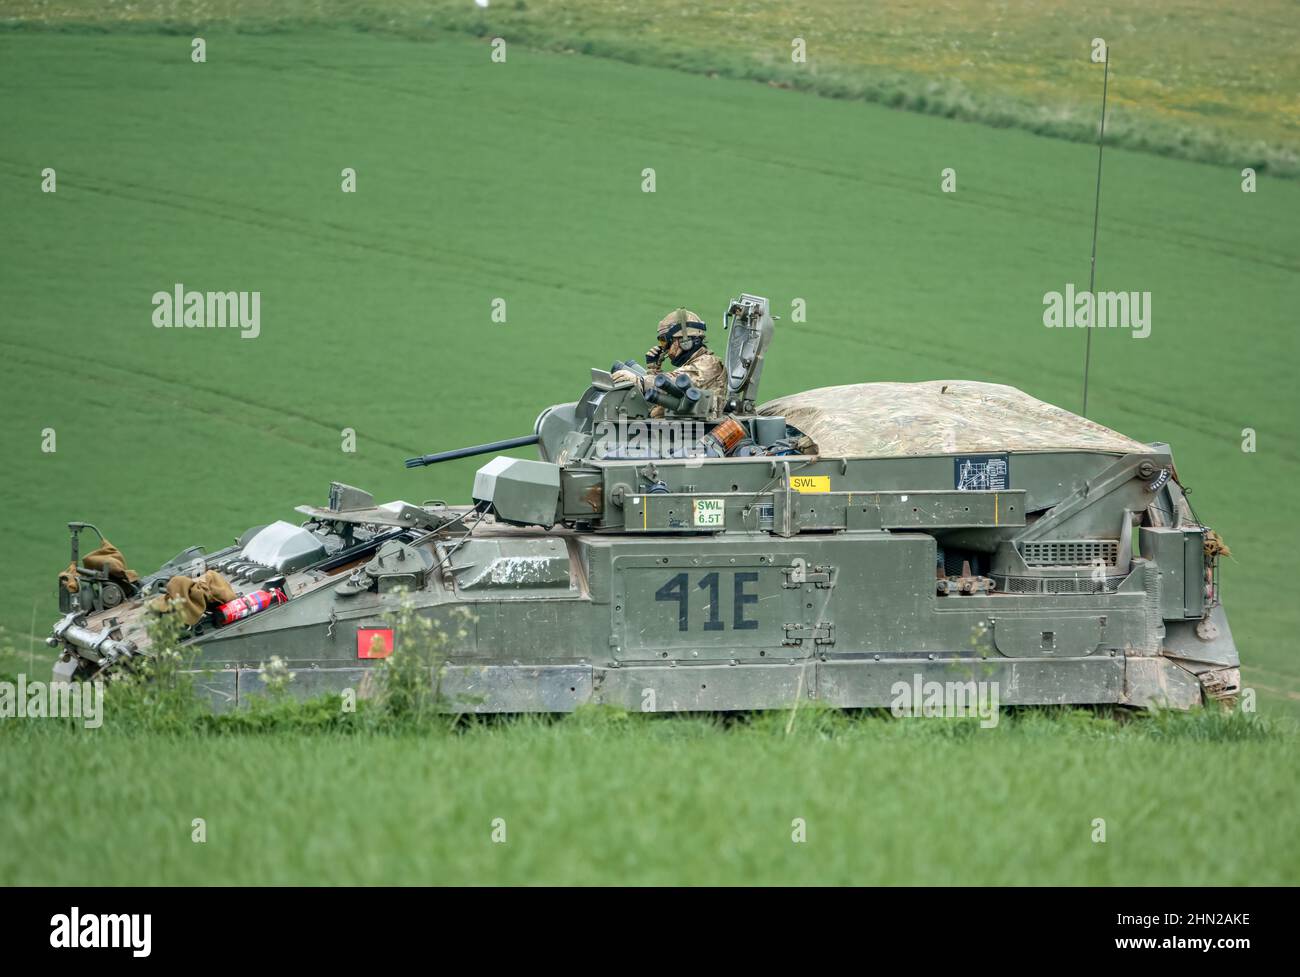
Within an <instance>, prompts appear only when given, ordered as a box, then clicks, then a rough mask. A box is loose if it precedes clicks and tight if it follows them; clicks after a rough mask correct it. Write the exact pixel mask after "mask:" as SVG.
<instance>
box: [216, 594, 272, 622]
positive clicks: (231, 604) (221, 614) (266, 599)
mask: <svg viewBox="0 0 1300 977" xmlns="http://www.w3.org/2000/svg"><path fill="white" fill-rule="evenodd" d="M288 599H289V598H288V597H286V596H284V591H283V590H281V589H280V588H279V587H275V588H272V589H271V590H255V591H253V592H252V593H251V594H245V595H244V596H243V597H236V598H235V599H234V600H232V601H227V602H226V603H224V604H222V605H221V606H220V607H218V608H217V609H216V610H215V611H213V614H214V616H215V617H216V619H217V627H219V628H221V627H225V626H226V625H227V624H234V623H235V622H236V621H239V620H241V619H243V618H246V617H249V616H251V615H253V614H256V613H257V612H258V611H264V610H266V609H267V608H268V607H271V606H273V605H275V604H283V603H284V602H285V601H287V600H288Z"/></svg>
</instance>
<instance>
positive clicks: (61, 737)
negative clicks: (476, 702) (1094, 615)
mask: <svg viewBox="0 0 1300 977" xmlns="http://www.w3.org/2000/svg"><path fill="white" fill-rule="evenodd" d="M788 725H789V714H788V713H776V714H771V715H767V716H760V717H756V718H755V717H750V718H743V717H742V718H740V719H738V720H736V721H734V722H732V723H730V724H728V725H726V726H723V725H721V724H720V723H719V721H717V720H713V719H710V718H709V717H664V718H645V717H640V716H628V715H626V714H622V713H612V712H606V711H591V712H586V713H580V714H578V715H576V716H573V717H569V718H565V719H561V720H552V719H546V718H540V719H538V718H533V719H520V720H514V721H506V722H491V723H481V724H473V725H470V726H468V727H461V728H460V730H459V732H454V733H452V732H448V731H447V730H446V728H445V727H440V728H439V729H438V730H426V731H425V732H424V733H423V734H420V735H395V736H389V735H346V734H339V735H323V734H316V735H297V734H293V733H285V734H282V735H268V736H238V737H222V736H198V735H188V736H156V735H155V736H150V735H121V734H118V733H115V732H112V731H111V730H110V727H108V726H106V727H105V728H104V729H103V730H99V731H95V732H86V731H65V730H62V729H59V728H57V727H55V726H52V725H51V726H41V725H39V724H31V723H29V724H26V725H25V726H21V727H8V728H7V729H6V732H7V733H8V734H9V735H5V736H3V737H2V738H0V743H3V749H4V751H5V762H4V763H3V764H0V796H3V797H5V798H6V810H5V829H4V842H5V843H4V844H3V845H0V882H4V883H15V882H20V883H158V882H163V883H180V884H185V883H203V884H227V883H435V884H441V883H468V884H475V883H525V884H528V883H547V882H551V883H574V884H585V883H622V884H631V885H641V884H656V883H688V884H710V883H714V884H744V883H751V884H754V883H756V884H769V883H795V884H804V883H833V884H834V883H855V884H870V883H918V882H927V883H957V884H964V883H991V884H1004V883H1005V884H1014V883H1020V884H1048V883H1058V884H1109V883H1124V884H1134V885H1145V884H1157V883H1160V884H1176V885H1183V884H1187V885H1192V884H1196V885H1205V884H1265V883H1286V882H1294V881H1296V879H1297V878H1300V846H1298V845H1297V839H1296V836H1295V828H1294V825H1293V819H1292V818H1291V817H1290V812H1292V811H1294V810H1295V809H1296V806H1297V804H1300V781H1297V778H1295V777H1294V776H1293V773H1294V756H1295V743H1296V740H1295V736H1294V732H1293V731H1292V732H1287V733H1284V732H1282V731H1280V730H1278V729H1277V728H1274V727H1272V726H1269V725H1266V724H1262V723H1260V722H1258V721H1255V720H1250V719H1246V718H1245V717H1241V716H1240V715H1237V716H1231V717H1223V716H1219V715H1217V714H1211V713H1200V714H1194V715H1187V716H1185V715H1177V716H1172V715H1171V716H1165V717H1157V718H1151V717H1127V718H1126V721H1117V720H1116V719H1113V718H1107V717H1105V716H1101V715H1093V714H1090V713H1084V712H1063V711H1047V712H1025V713H1019V714H1014V715H1012V714H1004V716H1003V720H1002V723H1001V724H1000V725H999V726H998V727H997V728H996V729H993V730H981V729H980V728H979V727H978V725H977V724H976V723H975V722H972V721H945V720H910V721H908V720H905V721H897V720H892V719H890V718H888V717H880V716H877V715H875V714H865V715H861V716H854V717H845V716H842V715H838V714H832V713H826V712H822V711H817V710H810V711H801V712H800V713H799V714H798V716H796V717H795V721H794V723H793V728H792V730H791V731H790V732H789V733H787V727H788ZM195 818H203V819H204V820H205V822H206V829H207V842H206V843H205V844H195V843H194V842H193V841H192V840H191V833H192V831H193V828H192V822H193V820H194V819H195ZM497 818H501V819H504V822H505V829H506V842H505V843H504V844H496V843H493V841H492V832H493V826H494V825H493V822H494V819H497ZM796 818H802V819H804V822H805V824H806V831H807V841H806V843H802V844H796V843H794V842H793V841H792V840H791V836H792V831H793V830H794V829H793V827H792V824H793V822H794V819H796ZM1095 818H1103V819H1105V829H1106V841H1105V843H1104V844H1098V843H1095V842H1093V840H1092V836H1093V832H1094V830H1095V828H1094V824H1093V820H1094V819H1095ZM88 825H94V826H97V828H98V830H99V832H100V834H99V837H100V839H101V840H100V841H99V842H97V843H93V844H92V843H88V842H87V839H86V833H85V832H86V828H87V826H88Z"/></svg>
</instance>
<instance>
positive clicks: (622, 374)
mask: <svg viewBox="0 0 1300 977" xmlns="http://www.w3.org/2000/svg"><path fill="white" fill-rule="evenodd" d="M613 380H614V382H615V383H635V384H636V385H637V386H638V387H640V386H641V378H640V377H639V376H637V375H636V374H635V373H633V372H632V371H631V370H618V371H617V372H615V373H614V375H613Z"/></svg>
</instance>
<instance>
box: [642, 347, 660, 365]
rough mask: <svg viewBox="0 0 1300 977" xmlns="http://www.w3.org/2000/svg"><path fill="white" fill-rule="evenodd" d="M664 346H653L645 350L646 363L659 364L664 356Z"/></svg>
mask: <svg viewBox="0 0 1300 977" xmlns="http://www.w3.org/2000/svg"><path fill="white" fill-rule="evenodd" d="M663 355H664V348H663V347H662V346H651V347H650V348H649V349H648V350H646V351H645V365H646V366H658V365H659V361H660V360H661V359H662V358H663Z"/></svg>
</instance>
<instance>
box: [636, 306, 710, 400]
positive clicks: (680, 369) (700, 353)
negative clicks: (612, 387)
mask: <svg viewBox="0 0 1300 977" xmlns="http://www.w3.org/2000/svg"><path fill="white" fill-rule="evenodd" d="M707 328H708V327H707V326H706V325H705V324H704V320H702V319H701V318H700V317H699V316H697V315H696V314H695V313H694V312H691V311H690V310H689V309H684V308H683V309H675V310H674V311H672V312H670V313H668V314H667V315H666V316H664V317H663V319H662V320H660V322H659V338H658V342H657V343H656V344H655V345H654V346H652V347H651V348H650V349H649V350H647V352H646V354H645V360H646V376H644V377H639V376H637V375H636V374H635V373H632V372H631V371H630V370H619V371H618V372H617V373H615V374H614V380H615V381H618V382H623V381H631V382H633V383H636V384H637V385H638V386H640V387H641V388H642V389H643V390H644V389H648V388H649V386H650V385H651V384H653V383H654V379H655V377H656V376H657V375H658V374H660V373H663V374H664V375H665V376H667V377H670V378H671V377H675V376H677V375H678V374H680V373H684V374H686V375H687V376H689V377H690V378H691V382H692V383H693V384H695V386H697V387H699V388H700V389H701V390H707V391H708V392H709V393H712V394H713V408H712V410H711V411H710V415H711V416H713V417H717V416H719V415H720V414H721V413H722V407H723V404H724V402H725V400H726V397H727V371H726V368H725V367H724V366H723V365H722V361H721V360H720V359H718V357H717V356H716V355H715V354H714V352H713V350H711V349H709V347H708V343H707V339H706V336H705V330H706V329H707ZM665 358H667V360H668V361H669V362H670V363H671V364H672V368H671V369H665V368H664V362H663V361H664V359H665ZM650 416H651V417H663V416H664V409H663V408H662V407H655V408H654V409H653V410H651V412H650Z"/></svg>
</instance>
